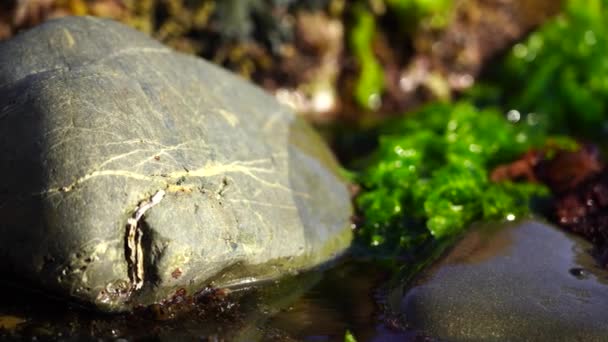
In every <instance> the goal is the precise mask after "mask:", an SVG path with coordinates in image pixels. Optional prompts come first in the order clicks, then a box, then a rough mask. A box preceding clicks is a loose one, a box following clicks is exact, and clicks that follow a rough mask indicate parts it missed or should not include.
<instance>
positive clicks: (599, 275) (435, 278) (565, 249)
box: [392, 221, 608, 341]
mask: <svg viewBox="0 0 608 342" xmlns="http://www.w3.org/2000/svg"><path fill="white" fill-rule="evenodd" d="M591 248H592V246H591V244H590V243H588V242H587V241H585V240H583V239H581V238H579V237H576V236H572V235H569V234H567V233H564V232H563V231H561V230H559V229H557V228H555V227H552V226H549V225H547V224H544V223H540V222H535V221H523V222H519V223H510V224H507V225H495V226H486V227H479V228H478V229H474V230H473V231H471V232H470V233H468V234H467V235H466V236H465V237H464V239H462V240H461V241H460V242H459V243H458V244H457V245H456V246H454V248H453V249H452V250H451V251H450V252H449V253H447V255H445V256H444V257H443V258H442V259H441V260H440V261H439V262H438V263H437V264H436V265H434V266H433V267H432V268H431V269H429V270H427V271H426V272H424V273H423V274H422V275H421V276H420V277H419V278H418V279H417V280H416V281H414V283H413V284H412V285H411V286H408V287H405V288H404V289H397V290H395V292H394V293H393V295H392V298H393V301H392V305H393V308H394V309H395V310H396V311H399V312H400V313H401V314H403V316H404V319H405V321H406V323H407V325H408V326H409V327H411V328H414V329H417V330H421V331H424V332H425V333H426V334H428V335H430V336H433V337H437V338H440V339H442V340H443V339H445V340H448V341H481V340H483V341H487V340H499V341H577V340H580V341H602V340H606V339H608V320H607V319H606V317H605V312H606V307H608V272H607V271H606V270H604V269H600V268H598V267H597V266H596V262H595V261H594V260H593V258H592V257H591V255H590V254H589V251H590V249H591ZM401 291H403V292H401Z"/></svg>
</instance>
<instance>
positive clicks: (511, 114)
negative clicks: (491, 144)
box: [507, 109, 521, 122]
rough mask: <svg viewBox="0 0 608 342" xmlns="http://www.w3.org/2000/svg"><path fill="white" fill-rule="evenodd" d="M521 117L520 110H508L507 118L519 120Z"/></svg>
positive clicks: (513, 120) (512, 120) (514, 120)
mask: <svg viewBox="0 0 608 342" xmlns="http://www.w3.org/2000/svg"><path fill="white" fill-rule="evenodd" d="M520 119H521V113H520V112H519V111H518V110H516V109H511V110H510V111H509V112H507V120H509V121H511V122H519V120H520Z"/></svg>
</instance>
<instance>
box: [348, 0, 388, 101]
mask: <svg viewBox="0 0 608 342" xmlns="http://www.w3.org/2000/svg"><path fill="white" fill-rule="evenodd" d="M352 14H353V17H354V24H353V25H352V27H351V30H350V33H349V37H348V38H349V41H350V47H351V50H352V53H353V55H354V57H355V58H356V60H357V62H358V64H359V75H358V78H357V80H356V83H355V89H354V97H355V101H356V102H357V104H359V105H360V106H361V107H363V108H365V109H369V110H374V109H377V107H378V104H379V103H380V102H379V101H380V95H381V94H382V91H383V90H384V71H383V69H382V66H381V65H380V63H379V62H378V60H377V58H376V56H375V55H374V51H373V47H372V44H373V40H374V34H375V32H376V17H375V16H374V14H373V13H372V12H371V11H369V10H368V9H367V8H366V6H365V5H363V4H362V3H360V2H359V3H356V4H355V6H353V8H352Z"/></svg>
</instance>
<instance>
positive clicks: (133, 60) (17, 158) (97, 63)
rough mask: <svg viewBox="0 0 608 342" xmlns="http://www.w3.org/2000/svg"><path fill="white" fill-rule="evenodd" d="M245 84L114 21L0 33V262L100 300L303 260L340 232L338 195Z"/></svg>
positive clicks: (128, 301)
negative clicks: (7, 36) (5, 36)
mask: <svg viewBox="0 0 608 342" xmlns="http://www.w3.org/2000/svg"><path fill="white" fill-rule="evenodd" d="M337 169H338V165H337V163H336V161H335V159H334V157H333V156H332V154H331V153H330V151H329V150H328V148H327V147H326V146H325V145H324V144H323V142H322V140H321V139H320V138H319V136H318V135H316V134H315V133H314V131H313V130H312V129H311V128H310V127H309V126H307V125H306V124H305V123H303V122H301V121H300V120H299V119H297V118H296V117H295V116H294V114H293V113H291V112H290V111H289V110H287V109H285V108H283V107H281V106H280V105H279V104H277V102H276V101H275V100H274V99H273V98H272V97H270V96H268V95H267V94H265V93H264V92H263V91H262V90H261V89H258V88H256V87H254V86H252V85H250V84H249V83H247V82H245V81H243V80H241V79H239V78H238V77H236V76H234V75H232V74H230V73H228V72H226V71H223V70H221V69H220V68H218V67H216V66H213V65H211V64H209V63H207V62H205V61H203V60H200V59H197V58H194V57H191V56H186V55H183V54H179V53H176V52H174V51H172V50H170V49H168V48H166V47H163V46H162V45H161V44H159V43H157V42H155V41H153V40H151V39H149V38H147V37H146V36H144V35H143V34H141V33H139V32H137V31H134V30H132V29H129V28H127V27H126V26H123V25H121V24H118V23H115V22H112V21H106V20H99V19H94V18H87V17H80V18H66V19H61V20H56V21H50V22H48V23H45V24H43V25H42V26H39V27H37V28H35V29H33V30H31V31H29V32H26V33H24V34H21V35H19V36H17V37H15V38H14V39H12V40H10V41H7V42H4V43H2V44H1V45H0V179H1V180H2V181H1V183H0V218H1V221H0V236H1V237H2V238H1V239H0V270H1V271H2V272H4V273H3V274H5V276H4V278H5V279H7V278H8V275H9V274H10V275H12V276H14V278H17V279H18V280H19V281H23V280H25V281H29V282H31V283H32V284H33V285H34V286H36V287H39V288H42V289H45V290H46V291H51V292H54V293H57V294H60V295H67V296H71V297H73V298H76V299H79V300H81V301H83V302H86V303H91V304H93V305H94V306H96V307H97V308H99V309H102V310H106V311H123V310H129V309H131V308H133V307H135V306H138V305H146V304H151V303H155V302H160V301H162V300H164V299H166V298H168V297H170V296H171V295H172V294H174V293H175V292H176V291H180V293H182V292H183V290H184V289H185V290H186V291H188V293H193V292H194V291H196V290H198V289H200V288H202V287H204V286H205V285H206V284H209V283H210V282H213V284H214V285H215V286H231V285H236V284H242V283H245V282H252V281H256V280H259V279H262V278H274V277H278V276H280V275H283V274H285V273H289V272H292V271H297V270H300V269H306V268H310V267H313V266H315V265H318V264H319V263H322V262H325V261H327V260H329V259H331V258H332V257H334V256H335V255H336V254H338V253H340V252H342V251H343V250H344V249H345V248H346V247H347V246H348V245H349V243H350V240H351V232H350V228H349V218H350V215H351V205H350V199H349V194H348V191H347V189H346V186H345V184H344V182H343V181H342V179H341V178H340V177H339V176H338V172H337Z"/></svg>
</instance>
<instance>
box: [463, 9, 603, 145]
mask: <svg viewBox="0 0 608 342" xmlns="http://www.w3.org/2000/svg"><path fill="white" fill-rule="evenodd" d="M606 22H608V1H607V0H568V1H566V3H565V6H564V12H563V13H562V15H560V16H558V17H557V18H555V19H554V20H551V21H549V22H547V23H546V24H545V25H543V26H542V27H541V28H540V29H539V30H537V31H536V32H533V33H532V34H531V35H530V36H529V37H528V38H527V39H526V40H525V41H524V42H522V43H519V44H516V45H515V46H514V47H513V48H511V50H510V51H509V52H508V54H507V56H506V58H505V61H504V62H503V63H502V64H500V65H498V66H496V67H494V68H493V70H494V71H493V72H492V73H491V75H490V76H489V80H487V81H486V82H484V83H482V84H481V85H480V86H478V87H476V88H475V92H477V94H476V95H477V97H478V98H482V99H484V100H491V102H492V103H498V104H499V105H501V106H503V107H508V108H515V109H518V110H519V111H520V112H522V114H527V113H535V115H534V116H533V117H532V118H531V119H532V120H539V119H542V120H541V121H543V120H544V121H545V125H546V126H547V127H548V129H550V130H551V131H556V132H561V133H569V134H577V135H584V136H587V137H601V136H602V134H605V131H606V126H607V119H608V117H607V115H606V113H607V109H608V108H607V107H606V104H607V103H608V59H607V58H606V56H607V55H608V26H607V25H606ZM480 93H481V96H479V95H480Z"/></svg>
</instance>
